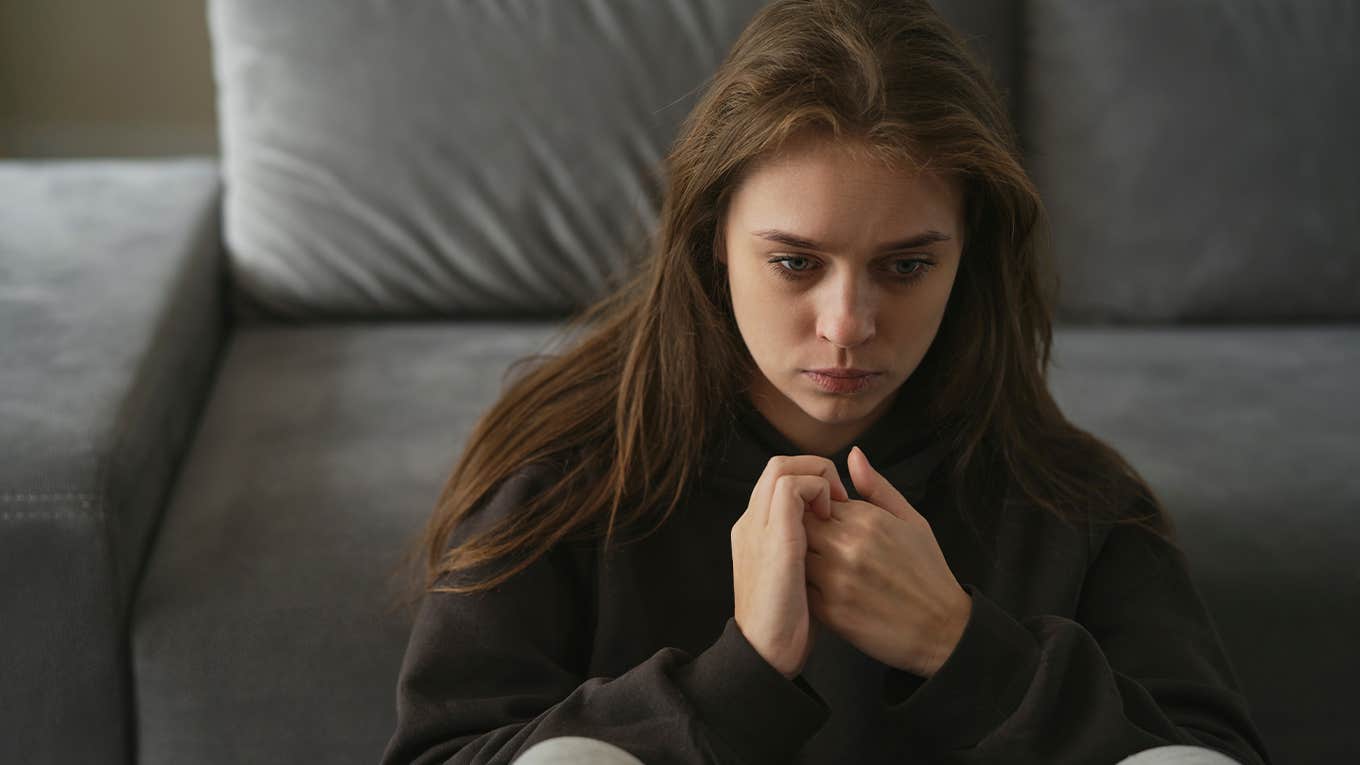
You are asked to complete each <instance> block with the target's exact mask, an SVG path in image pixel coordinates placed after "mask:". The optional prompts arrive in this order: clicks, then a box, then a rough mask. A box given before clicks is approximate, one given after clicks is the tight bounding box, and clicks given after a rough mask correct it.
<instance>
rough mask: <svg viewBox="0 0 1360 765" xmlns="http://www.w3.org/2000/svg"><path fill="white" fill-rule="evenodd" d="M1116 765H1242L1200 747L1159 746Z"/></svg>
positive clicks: (1219, 753) (1129, 757)
mask: <svg viewBox="0 0 1360 765" xmlns="http://www.w3.org/2000/svg"><path fill="white" fill-rule="evenodd" d="M1116 765H1242V763H1240V762H1238V761H1237V760H1234V759H1233V758H1231V757H1229V756H1228V755H1226V754H1223V753H1222V752H1216V751H1214V750H1213V749H1208V748H1206V747H1202V746H1185V745H1179V744H1178V745H1176V746H1159V747H1155V748H1153V749H1145V750H1143V751H1141V752H1139V753H1137V754H1133V755H1129V756H1128V757H1125V758H1124V759H1122V760H1120V761H1119V762H1118V763H1116Z"/></svg>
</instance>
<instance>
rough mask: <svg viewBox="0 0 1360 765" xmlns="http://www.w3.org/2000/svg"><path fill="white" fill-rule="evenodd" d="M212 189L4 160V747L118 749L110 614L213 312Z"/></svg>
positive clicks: (188, 402) (215, 218)
mask: <svg viewBox="0 0 1360 765" xmlns="http://www.w3.org/2000/svg"><path fill="white" fill-rule="evenodd" d="M220 186H221V183H220V180H219V173H218V167H217V162H216V160H215V158H211V157H186V158H174V159H154V160H146V159H120V160H25V161H13V160H11V161H4V162H0V436H2V437H0V622H3V624H4V628H3V629H0V635H3V637H2V638H0V641H3V642H2V643H0V651H2V652H3V656H4V659H3V660H2V661H0V762H95V761H99V762H119V763H125V762H128V761H129V758H130V755H131V753H132V741H130V740H129V731H131V730H132V729H133V726H132V725H131V724H130V722H129V721H130V720H131V719H132V718H131V715H132V708H131V704H130V702H131V689H130V687H129V683H128V678H129V677H130V672H129V669H128V666H127V663H128V659H127V656H128V652H127V636H126V630H125V623H126V614H127V612H128V607H129V604H130V602H131V598H132V595H133V591H134V588H135V584H136V581H137V579H138V577H139V575H140V570H141V568H142V564H143V561H144V559H145V557H146V553H147V547H148V544H149V540H150V538H151V536H152V534H153V532H154V529H155V528H156V526H157V523H158V521H159V516H160V512H161V508H162V505H163V502H164V499H165V498H166V496H167V495H168V492H169V490H170V485H171V482H172V481H173V479H174V475H175V472H176V470H177V468H178V465H179V461H180V458H181V455H182V454H183V452H184V451H185V449H186V447H187V443H188V441H189V438H190V437H191V435H192V433H193V430H194V427H195V425H196V423H197V419H198V414H199V411H200V409H201V408H202V404H203V402H204V399H205V397H206V394H207V392H208V388H209V385H210V383H211V381H212V378H213V375H214V373H215V371H216V364H217V358H218V355H219V352H220V350H221V346H222V344H223V341H224V335H225V333H226V332H227V330H228V328H229V320H228V319H229V317H228V315H227V312H226V305H227V304H226V302H225V301H224V292H225V285H226V279H225V268H224V264H223V257H222V245H221V236H220V222H219V217H220V213H219V210H220V204H219V201H220V193H221V189H220Z"/></svg>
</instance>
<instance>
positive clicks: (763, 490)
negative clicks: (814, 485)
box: [751, 454, 850, 525]
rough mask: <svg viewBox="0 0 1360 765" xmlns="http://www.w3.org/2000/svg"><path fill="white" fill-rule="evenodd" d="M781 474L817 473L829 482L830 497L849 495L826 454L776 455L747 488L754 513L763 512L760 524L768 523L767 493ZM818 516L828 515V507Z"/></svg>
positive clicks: (834, 464)
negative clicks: (753, 486)
mask: <svg viewBox="0 0 1360 765" xmlns="http://www.w3.org/2000/svg"><path fill="white" fill-rule="evenodd" d="M781 475H818V476H821V477H823V478H825V479H826V480H827V481H828V482H829V483H830V484H831V498H832V499H835V500H837V501H838V502H846V501H848V500H849V499H850V495H849V494H848V493H846V490H845V483H844V482H842V481H841V476H840V473H839V472H838V471H837V470H836V463H834V462H832V461H831V460H829V459H827V458H826V457H819V456H817V455H815V454H799V455H795V456H785V455H776V456H774V457H771V458H770V460H769V462H767V463H765V469H764V470H763V471H762V472H761V474H760V479H759V480H757V481H756V485H755V488H754V489H753V490H752V491H751V505H752V506H754V507H756V508H757V512H758V513H765V514H766V515H765V517H762V518H761V525H766V524H768V523H769V518H768V512H769V507H770V496H771V494H772V493H773V492H774V482H775V481H777V480H779V476H781ZM822 517H823V518H827V517H830V508H829V506H828V509H827V512H826V514H824V515H823V516H822Z"/></svg>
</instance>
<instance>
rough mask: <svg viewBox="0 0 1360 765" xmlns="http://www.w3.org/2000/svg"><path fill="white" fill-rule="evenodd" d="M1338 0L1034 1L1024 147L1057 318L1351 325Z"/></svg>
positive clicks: (1356, 203)
mask: <svg viewBox="0 0 1360 765" xmlns="http://www.w3.org/2000/svg"><path fill="white" fill-rule="evenodd" d="M1358 37H1360V12H1357V9H1356V6H1355V3H1353V2H1351V0H1316V2H1313V1H1310V2H1290V1H1286V0H1261V1H1259V2H1249V3H1248V2H1239V1H1238V0H1202V1H1201V2H1189V3H1188V2H1183V1H1182V0H1145V1H1144V2H1136V3H1093V2H1089V1H1088V0H1035V2H1032V3H1030V4H1029V12H1028V18H1027V23H1026V55H1027V58H1026V68H1025V74H1024V77H1025V88H1024V95H1023V98H1022V102H1021V109H1020V113H1021V115H1022V132H1023V133H1024V134H1025V136H1026V142H1027V144H1028V152H1029V161H1030V164H1031V168H1032V171H1033V174H1034V176H1035V181H1036V183H1037V184H1038V185H1039V188H1040V191H1041V192H1042V193H1043V196H1044V201H1045V203H1046V205H1047V206H1048V208H1049V213H1050V215H1051V218H1052V222H1053V226H1054V232H1053V242H1054V246H1055V249H1056V254H1057V258H1058V263H1059V269H1060V273H1061V276H1062V279H1063V294H1062V296H1061V299H1062V304H1061V306H1060V311H1059V316H1060V317H1061V318H1063V319H1064V320H1069V321H1083V322H1120V323H1122V322H1164V321H1208V322H1217V321H1241V322H1256V321H1273V320H1281V319H1286V320H1334V319H1352V320H1353V319H1356V318H1360V258H1357V257H1355V255H1356V253H1357V252H1360V143H1357V141H1356V139H1355V136H1357V135H1360V98H1357V97H1356V94H1357V93H1360V58H1357V55H1356V47H1355V40H1356V39H1357V38H1358Z"/></svg>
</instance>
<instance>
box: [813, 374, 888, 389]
mask: <svg viewBox="0 0 1360 765" xmlns="http://www.w3.org/2000/svg"><path fill="white" fill-rule="evenodd" d="M803 374H805V375H807V376H808V379H810V380H812V383H813V384H814V385H816V386H817V387H818V388H821V389H822V390H824V391H826V392H828V393H859V392H860V391H862V390H865V389H866V388H868V387H869V386H870V385H872V384H873V383H874V382H875V381H877V380H878V378H879V377H881V376H882V373H881V372H870V373H866V374H858V375H855V376H852V377H837V376H833V375H830V374H823V373H822V372H821V371H820V370H814V369H809V370H807V371H805V372H803Z"/></svg>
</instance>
